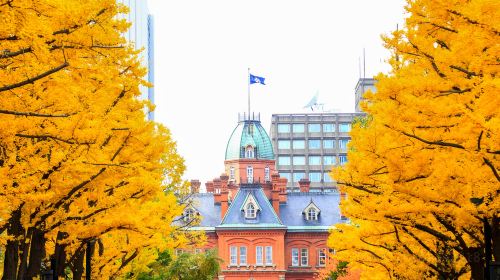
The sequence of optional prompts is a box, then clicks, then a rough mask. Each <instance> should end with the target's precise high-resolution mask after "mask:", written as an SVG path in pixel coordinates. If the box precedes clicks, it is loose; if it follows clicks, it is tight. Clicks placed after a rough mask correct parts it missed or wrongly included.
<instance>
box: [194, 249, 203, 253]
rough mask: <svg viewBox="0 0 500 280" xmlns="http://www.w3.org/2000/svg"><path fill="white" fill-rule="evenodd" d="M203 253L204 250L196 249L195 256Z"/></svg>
mask: <svg viewBox="0 0 500 280" xmlns="http://www.w3.org/2000/svg"><path fill="white" fill-rule="evenodd" d="M201 252H202V250H201V249H198V248H196V249H194V253H195V254H201Z"/></svg>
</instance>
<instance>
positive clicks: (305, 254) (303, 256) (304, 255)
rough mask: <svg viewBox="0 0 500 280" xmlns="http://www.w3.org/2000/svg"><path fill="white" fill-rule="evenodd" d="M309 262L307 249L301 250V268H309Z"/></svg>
mask: <svg viewBox="0 0 500 280" xmlns="http://www.w3.org/2000/svg"><path fill="white" fill-rule="evenodd" d="M308 260H309V258H308V251H307V248H302V249H300V265H301V266H308V265H309V262H308Z"/></svg>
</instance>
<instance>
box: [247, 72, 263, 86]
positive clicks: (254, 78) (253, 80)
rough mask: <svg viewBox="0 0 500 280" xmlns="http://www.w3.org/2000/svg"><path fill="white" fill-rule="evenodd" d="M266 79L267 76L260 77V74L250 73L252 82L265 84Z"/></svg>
mask: <svg viewBox="0 0 500 280" xmlns="http://www.w3.org/2000/svg"><path fill="white" fill-rule="evenodd" d="M265 79H266V78H263V77H258V76H254V75H252V74H250V84H262V85H265V83H264V80H265Z"/></svg>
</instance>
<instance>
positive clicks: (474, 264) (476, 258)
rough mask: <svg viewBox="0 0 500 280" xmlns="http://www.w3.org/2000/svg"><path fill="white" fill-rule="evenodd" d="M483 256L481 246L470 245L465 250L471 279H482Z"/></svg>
mask: <svg viewBox="0 0 500 280" xmlns="http://www.w3.org/2000/svg"><path fill="white" fill-rule="evenodd" d="M484 260H485V256H484V248H483V247H475V248H474V247H471V248H469V249H468V250H467V262H468V263H469V265H470V269H471V274H470V275H471V279H474V280H482V279H484V267H485V263H484Z"/></svg>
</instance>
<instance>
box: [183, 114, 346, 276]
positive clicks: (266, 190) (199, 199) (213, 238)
mask: <svg viewBox="0 0 500 280" xmlns="http://www.w3.org/2000/svg"><path fill="white" fill-rule="evenodd" d="M274 158H275V157H274V154H273V149H272V145H271V141H270V139H269V136H268V135H267V133H266V132H265V130H264V129H263V128H262V126H261V124H260V121H259V120H258V119H254V118H251V119H243V120H240V122H239V123H238V126H237V127H236V128H235V129H234V131H233V133H232V135H231V137H230V139H229V141H228V145H227V148H226V160H225V172H224V174H223V175H221V176H220V177H219V178H216V179H214V180H213V181H211V182H207V183H206V184H205V186H206V191H207V192H206V193H199V189H200V185H201V183H200V182H199V181H197V180H193V181H192V190H193V193H194V194H193V196H192V203H191V204H190V206H188V207H187V208H186V213H185V220H186V221H187V222H188V221H189V220H190V219H191V218H192V217H193V215H200V216H201V217H202V220H201V223H200V224H199V226H197V227H195V229H196V230H203V231H205V232H206V234H207V236H208V243H207V244H206V248H205V249H208V248H216V249H217V250H218V254H219V257H220V258H221V259H223V264H222V271H221V274H220V276H219V279H224V280H232V279H254V280H258V279H259V280H260V279H262V280H264V279H276V280H278V279H294V280H299V279H314V277H315V275H316V273H317V271H318V270H319V269H321V268H322V267H324V266H325V264H326V261H327V252H328V249H327V246H326V240H327V238H328V229H329V228H330V227H331V226H332V225H335V224H337V223H342V222H345V221H344V219H343V218H342V217H341V215H340V210H339V202H340V195H339V194H338V193H332V192H329V193H324V192H309V184H310V182H309V181H308V180H304V179H303V180H301V182H300V192H296V193H289V192H287V188H286V186H287V180H286V179H285V178H280V177H279V175H278V173H277V172H276V168H275V160H274Z"/></svg>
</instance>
